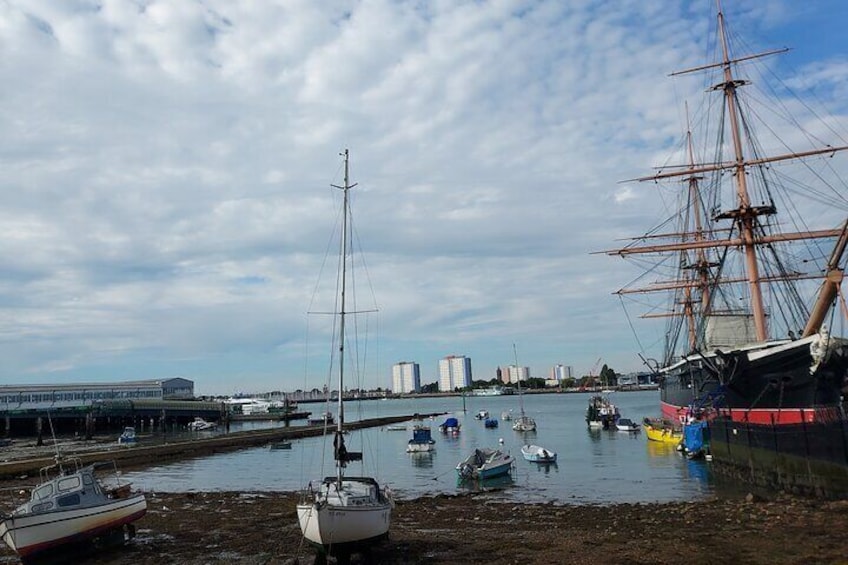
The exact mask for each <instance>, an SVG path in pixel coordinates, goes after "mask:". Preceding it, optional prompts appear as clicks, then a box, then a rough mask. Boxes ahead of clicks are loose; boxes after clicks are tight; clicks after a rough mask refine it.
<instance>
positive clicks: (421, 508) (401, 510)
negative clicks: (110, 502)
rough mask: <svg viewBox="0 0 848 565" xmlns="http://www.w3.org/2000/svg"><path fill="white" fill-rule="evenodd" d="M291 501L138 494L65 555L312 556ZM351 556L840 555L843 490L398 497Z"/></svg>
mask: <svg viewBox="0 0 848 565" xmlns="http://www.w3.org/2000/svg"><path fill="white" fill-rule="evenodd" d="M296 502H297V495H296V494H293V493H234V492H208V493H180V494H166V493H149V494H148V503H149V510H148V513H147V515H146V516H145V517H144V518H142V519H141V520H139V521H138V522H136V526H137V535H136V537H135V539H133V540H131V541H129V542H128V543H127V544H125V545H124V546H122V547H116V548H108V549H105V550H99V551H97V552H92V551H89V552H88V553H87V554H79V555H73V556H72V555H71V554H70V553H68V554H66V557H68V558H69V559H71V561H70V562H74V563H98V564H110V565H111V564H115V565H117V564H126V563H133V564H142V565H147V564H150V565H154V564H156V565H160V564H163V563H175V564H176V563H179V564H189V565H194V564H197V565H200V564H223V563H239V564H245V565H250V564H294V563H300V564H309V563H313V562H314V560H315V552H314V550H313V549H312V548H311V547H309V546H308V545H307V544H306V543H305V542H303V541H302V539H301V535H300V529H299V527H298V524H297V518H296V514H295V504H296ZM3 551H4V553H2V557H3V558H4V559H3V561H4V562H10V561H12V562H13V561H14V559H13V557H12V554H11V552H10V551H9V550H8V549H7V548H5V547H4V549H3ZM329 561H330V562H331V563H332V562H334V560H333V559H330V560H329ZM351 563H432V564H439V563H485V564H492V565H496V564H515V563H521V564H526V563H534V564H535V563H539V564H541V563H545V564H548V563H617V564H641V563H644V564H669V565H680V564H681V563H685V564H687V565H692V564H695V565H698V564H704V565H707V564H709V565H715V564H717V563H733V564H746V563H751V564H760V563H762V564H768V565H774V564H783V563H786V564H790V563H791V564H795V563H797V564H802V563H803V564H809V563H816V564H837V563H843V564H844V563H848V501H820V500H809V499H802V498H796V497H792V496H788V495H779V496H777V497H776V498H774V499H771V500H763V499H759V498H756V497H752V496H747V497H740V498H739V499H713V500H707V501H699V502H692V503H681V502H676V503H663V504H617V505H604V506H561V505H553V504H515V503H505V502H499V501H496V500H494V499H493V497H492V496H491V494H486V493H483V494H464V495H457V496H444V495H443V496H435V497H424V498H418V499H416V500H412V501H399V502H398V504H397V507H396V508H395V510H394V514H393V520H392V527H391V531H390V537H389V539H388V540H387V541H385V542H383V543H382V544H380V545H378V546H376V547H374V548H373V549H372V550H371V552H370V553H369V554H367V555H362V554H354V555H353V556H351Z"/></svg>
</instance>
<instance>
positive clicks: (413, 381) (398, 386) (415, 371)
mask: <svg viewBox="0 0 848 565" xmlns="http://www.w3.org/2000/svg"><path fill="white" fill-rule="evenodd" d="M419 390H421V369H420V367H419V366H418V363H413V362H412V361H401V362H400V363H395V364H394V365H392V392H394V393H404V392H418V391H419Z"/></svg>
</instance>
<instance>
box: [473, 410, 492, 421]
mask: <svg viewBox="0 0 848 565" xmlns="http://www.w3.org/2000/svg"><path fill="white" fill-rule="evenodd" d="M488 417H489V411H488V410H478V411H477V413H476V414H474V419H475V420H485V419H486V418H488Z"/></svg>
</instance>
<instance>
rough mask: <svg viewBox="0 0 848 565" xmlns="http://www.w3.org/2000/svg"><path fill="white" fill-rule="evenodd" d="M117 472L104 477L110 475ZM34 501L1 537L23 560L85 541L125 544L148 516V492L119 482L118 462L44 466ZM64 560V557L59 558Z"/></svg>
mask: <svg viewBox="0 0 848 565" xmlns="http://www.w3.org/2000/svg"><path fill="white" fill-rule="evenodd" d="M107 469H108V470H111V471H113V472H112V473H108V474H107V475H103V472H104V471H105V470H107ZM39 478H40V481H39V484H38V485H37V486H36V487H35V488H33V489H32V495H31V498H30V501H29V502H27V503H25V504H23V505H21V506H19V507H18V508H17V509H16V510H14V511H12V512H11V513H10V514H7V515H5V516H4V518H3V520H2V522H0V538H2V539H3V541H4V542H6V545H8V546H9V547H10V548H11V549H12V551H14V552H15V553H17V554H18V556H19V557H20V558H21V559H22V560H24V561H30V560H35V559H39V558H46V557H47V555H48V554H49V553H55V552H57V551H62V548H63V546H66V545H67V544H70V543H78V542H81V541H85V540H94V539H98V540H102V541H113V540H114V541H120V542H121V543H123V541H124V530H126V532H127V534H128V535H129V537H133V536H134V535H135V527H134V526H133V525H132V522H135V521H136V520H138V519H139V518H141V517H142V516H144V514H145V513H146V512H147V499H146V498H145V497H144V494H143V493H138V492H136V493H134V492H132V491H131V485H130V483H129V482H126V481H123V480H121V479H119V478H118V470H117V467H116V466H115V463H114V461H110V462H108V463H95V464H93V465H87V466H85V467H83V466H82V465H81V462H80V460H79V459H78V458H73V459H63V458H62V457H60V456H59V455H57V456H56V463H54V464H53V465H50V466H48V467H43V468H42V469H41V470H40V472H39ZM58 557H61V556H58Z"/></svg>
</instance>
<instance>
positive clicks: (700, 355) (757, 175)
mask: <svg viewBox="0 0 848 565" xmlns="http://www.w3.org/2000/svg"><path fill="white" fill-rule="evenodd" d="M716 12H717V17H716V25H715V27H714V31H715V40H714V41H713V42H712V46H713V47H714V53H715V59H714V62H708V63H706V64H704V65H701V66H698V67H695V68H691V69H687V70H682V71H678V72H675V73H672V76H681V75H690V74H695V73H698V74H699V76H704V77H706V82H705V83H704V90H706V91H707V93H708V96H711V97H713V99H712V100H711V101H708V102H707V104H706V105H705V107H706V110H705V111H704V112H699V113H696V114H695V115H694V118H695V119H694V120H693V119H692V118H690V117H689V112H688V109H687V112H686V113H687V131H686V135H685V136H683V138H682V143H681V146H680V148H679V150H678V152H677V153H676V159H677V162H676V163H670V164H666V165H664V166H663V167H661V168H659V169H658V170H657V171H656V172H655V173H654V174H652V175H649V176H645V177H641V178H638V179H633V180H634V181H640V182H651V183H656V184H657V189H658V190H665V189H667V185H668V186H670V187H671V188H672V190H673V191H674V192H676V196H677V197H678V200H677V204H676V205H674V206H669V207H668V208H670V209H671V210H673V212H672V214H671V216H670V217H667V218H665V219H663V220H662V221H661V222H660V223H659V224H658V226H657V227H655V228H653V229H652V230H651V231H649V232H646V233H645V234H644V235H642V236H640V237H637V238H634V239H633V240H632V241H631V242H630V243H629V244H628V245H626V246H625V247H623V248H619V249H615V250H611V251H607V253H608V254H609V255H617V256H620V257H624V258H632V259H635V260H637V261H638V262H639V264H640V265H641V266H647V269H646V270H645V274H644V275H643V276H642V277H640V278H639V279H638V281H637V282H636V284H634V285H632V286H629V287H627V288H623V289H621V290H619V291H618V293H617V294H619V295H620V296H621V297H622V298H623V299H625V298H628V297H638V299H639V301H640V303H642V304H646V303H651V302H650V297H653V296H658V295H660V294H662V295H664V296H665V299H666V301H665V302H664V303H663V304H661V305H660V304H656V305H654V306H653V309H652V310H650V311H649V312H647V313H643V317H646V318H661V319H664V320H665V321H666V326H665V333H664V337H663V341H664V344H663V352H662V355H661V357H660V358H659V359H655V360H654V359H648V358H647V357H643V358H644V359H645V360H646V363H648V364H649V366H650V367H651V369H652V370H653V371H654V372H655V373H656V374H657V376H658V380H659V382H660V391H661V400H660V402H661V411H662V416H663V417H665V418H668V419H672V420H678V421H682V419H683V418H685V417H686V416H687V415H690V414H691V413H692V412H706V413H709V414H711V416H713V425H712V433H713V444H714V445H715V444H717V445H718V451H719V453H718V454H714V458H716V459H717V460H719V461H720V462H725V463H729V464H733V465H736V466H737V467H739V466H744V465H746V464H747V465H752V464H753V463H752V461H755V460H756V459H757V457H756V455H757V454H756V453H754V450H756V449H760V448H762V449H763V450H766V451H769V452H770V453H771V454H772V455H774V454H778V455H779V456H781V457H783V456H786V455H789V456H793V455H799V456H801V457H810V456H812V457H814V458H815V457H819V456H820V459H822V460H825V461H828V462H835V464H836V465H837V466H839V465H840V463H839V458H840V457H842V460H841V467H842V468H843V469H842V470H840V471H839V472H842V471H843V470H844V467H845V466H846V465H848V458H846V456H848V453H842V454H841V455H840V454H835V453H832V452H831V451H828V449H829V448H828V449H825V448H822V449H821V450H818V452H817V450H816V448H815V445H818V443H819V440H818V439H816V438H819V439H820V438H821V437H824V435H827V434H829V433H831V432H833V433H837V428H838V427H839V426H842V430H843V432H842V436H843V437H844V429H845V427H844V425H843V424H844V423H845V422H844V412H843V410H842V404H841V403H842V399H841V394H842V388H843V386H844V385H845V379H846V372H848V341H846V339H845V338H844V337H842V336H839V335H837V333H838V331H837V330H838V329H841V328H842V327H843V323H844V319H845V316H844V314H845V313H846V312H848V308H846V305H845V300H844V298H843V295H842V293H841V292H840V285H841V282H842V278H843V265H844V255H845V253H844V252H845V247H846V243H848V221H846V217H848V201H846V198H845V194H846V191H845V188H846V185H845V184H844V182H843V181H841V180H839V178H838V177H839V175H838V170H837V169H838V167H840V166H841V167H843V168H844V167H845V164H844V153H842V152H844V151H845V150H846V149H848V146H846V145H845V144H844V142H842V143H837V142H835V141H831V144H827V143H822V144H821V145H817V143H818V140H820V139H821V138H823V137H825V136H827V137H829V138H836V139H837V140H838V137H837V134H836V133H835V132H834V130H833V128H832V126H831V125H827V124H825V126H824V127H817V126H819V125H820V124H816V127H817V129H811V130H810V131H804V130H803V128H802V126H803V125H807V124H811V123H812V122H811V121H809V120H804V121H801V120H797V119H792V118H791V117H789V116H788V115H787V117H786V120H785V121H784V122H782V123H777V124H775V123H770V124H765V123H764V122H761V120H762V119H764V118H774V117H780V116H781V115H782V112H784V111H786V110H787V108H789V107H793V106H794V107H801V108H803V107H804V106H803V104H802V103H801V102H800V101H799V100H794V101H793V100H791V99H788V98H787V92H788V90H787V88H786V87H785V85H782V88H781V89H780V90H771V91H769V90H766V88H767V85H766V83H765V82H761V78H762V77H769V78H773V76H774V75H773V74H772V72H773V71H772V68H771V66H769V65H768V64H766V62H765V61H764V60H765V59H770V58H772V57H773V56H776V55H779V54H781V53H783V52H785V51H787V49H777V50H772V51H767V52H764V53H759V54H737V53H735V52H734V50H733V45H734V43H736V39H737V38H736V36H734V35H731V34H730V33H729V28H728V26H727V24H726V21H725V17H724V13H723V11H722V6H721V2H720V0H717V1H716ZM740 44H741V42H740ZM758 69H759V70H761V71H762V73H763V74H762V77H760V78H754V75H755V73H756V71H758ZM769 92H771V93H779V94H780V97H777V98H776V101H775V102H774V103H773V104H772V105H764V104H763V102H762V101H759V100H757V99H756V98H755V97H754V94H759V93H769ZM692 123H695V124H696V125H697V128H693V126H692ZM790 126H791V127H792V128H793V129H790ZM812 127H813V126H811V128H812ZM696 129H697V132H696ZM760 133H767V134H773V138H772V139H771V140H769V141H764V140H763V138H762V136H759V135H758V134H760ZM702 134H703V135H702ZM707 134H712V135H707ZM708 138H711V139H712V141H709V142H706V141H704V143H706V145H704V146H703V147H700V149H699V150H696V141H699V140H706V139H708ZM799 140H800V141H802V142H803V143H804V144H806V145H807V146H806V147H804V148H801V149H794V148H793V149H790V147H792V146H793V145H795V144H797V142H798V141H799ZM839 141H841V140H839ZM833 157H837V158H835V159H832V158H833ZM795 171H797V172H798V174H797V176H793V173H794V172H795ZM813 224H816V225H813ZM654 260H655V261H654ZM825 429H827V430H829V431H826V430H825ZM813 433H815V434H819V435H817V436H811V435H810V434H813ZM822 434H824V435H822ZM828 437H829V436H828ZM811 438H812V439H811ZM834 439H836V438H835V436H834ZM743 442H744V443H743ZM840 443H843V444H844V442H843V441H840ZM745 444H747V447H746V448H745V449H747V451H746V452H745V453H743V452H742V449H741V447H742V446H744V445H745ZM734 445H735V446H736V449H735V451H734ZM811 446H812V447H811ZM842 450H843V452H844V451H846V448H845V447H844V445H843V448H842ZM766 459H768V458H762V457H761V458H760V460H761V461H762V464H761V465H759V466H758V467H757V469H748V470H747V471H744V472H748V474H749V475H755V474H759V475H761V478H765V479H766V480H764V481H763V482H768V481H769V480H773V479H774V476H775V472H776V463H775V461H774V460H773V459H774V458H773V457H772V458H771V460H769V461H766ZM744 461H747V463H745V462H744ZM783 471H785V469H781V470H780V472H783ZM744 472H743V473H744ZM823 472H825V473H826V471H823ZM843 480H844V481H845V482H844V484H840V485H839V488H845V491H846V492H848V473H846V476H845V477H844V479H843ZM804 481H806V482H807V483H815V480H814V479H810V478H809V477H808V478H807V479H804ZM802 482H803V481H802ZM808 486H809V485H808ZM813 487H815V485H813Z"/></svg>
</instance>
